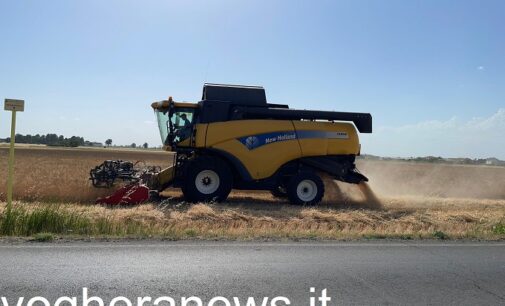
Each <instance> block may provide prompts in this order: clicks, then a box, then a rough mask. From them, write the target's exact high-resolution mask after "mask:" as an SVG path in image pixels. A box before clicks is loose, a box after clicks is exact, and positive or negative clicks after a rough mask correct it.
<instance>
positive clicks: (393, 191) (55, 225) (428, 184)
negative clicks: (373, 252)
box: [0, 147, 505, 239]
mask: <svg viewBox="0 0 505 306" xmlns="http://www.w3.org/2000/svg"><path fill="white" fill-rule="evenodd" d="M0 158H1V159H0V160H1V162H0V171H2V173H6V171H7V168H6V167H7V165H6V158H7V150H6V149H2V148H0ZM105 159H123V160H132V161H139V160H140V161H143V162H145V163H146V164H151V165H167V164H169V163H170V161H171V156H170V155H168V154H167V153H166V152H158V151H148V150H113V149H58V148H45V147H37V148H31V147H23V148H20V149H18V150H17V151H16V178H15V185H14V190H15V199H16V202H15V205H14V207H15V209H17V215H18V217H17V219H16V220H14V221H12V222H11V221H9V222H10V223H9V224H11V225H12V226H11V227H10V228H9V229H8V230H7V229H5V230H2V228H7V227H5V226H3V227H2V221H1V220H0V235H4V236H5V235H18V236H30V235H33V234H35V233H37V232H52V233H56V234H58V235H61V236H65V237H66V236H72V235H87V236H89V237H160V238H168V239H188V238H191V239H194V238H202V239H271V238H280V239H283V238H287V239H297V238H300V239H316V238H317V239H321V238H323V239H354V238H370V239H373V238H401V239H418V238H439V239H445V238H453V239H468V238H471V239H503V238H505V168H499V167H484V166H480V167H479V166H452V165H432V164H411V163H401V162H380V161H359V162H358V167H359V168H360V170H361V171H362V172H363V173H364V174H366V175H367V176H368V177H369V178H370V189H369V190H362V189H359V188H357V187H356V186H355V185H349V184H343V183H336V182H334V181H332V180H331V179H328V178H326V179H325V185H326V190H327V192H326V196H325V198H324V201H323V203H322V204H321V205H319V206H317V207H297V206H292V205H289V203H287V202H286V201H283V200H278V199H275V198H273V197H272V196H271V195H270V194H269V193H267V192H245V191H234V192H232V194H231V195H230V197H229V199H228V200H227V201H226V202H224V203H202V204H197V205H190V204H188V203H185V202H184V201H183V199H182V195H181V193H180V191H179V190H176V189H173V190H172V189H170V190H167V191H166V192H165V193H164V195H165V196H166V197H167V198H166V200H164V201H163V202H161V203H147V204H144V205H140V206H136V207H116V208H111V207H103V206H97V205H93V204H92V203H93V201H94V199H95V198H96V197H97V196H102V195H105V194H108V193H110V192H111V190H107V189H98V190H97V189H95V188H93V187H91V186H90V183H89V181H88V174H89V170H90V169H91V168H92V167H93V166H95V165H97V164H99V163H101V162H102V161H103V160H105ZM5 178H6V175H2V176H1V177H0V184H1V186H5V185H6V182H5ZM5 190H6V189H5V187H3V188H2V190H1V192H2V194H1V195H0V196H1V198H2V199H3V198H4V197H5ZM4 208H5V203H4V202H2V203H0V212H4ZM1 216H2V214H0V219H1ZM40 218H42V220H46V221H44V222H43V221H40V220H39V219H40ZM44 218H46V219H44ZM25 220H39V221H38V222H33V221H31V223H34V224H35V225H36V226H35V227H33V226H32V227H27V226H26V224H24V222H25ZM72 220H78V222H77V221H72ZM16 222H17V223H16ZM74 223H76V224H77V225H75V224H74ZM4 224H7V223H6V222H5V220H4Z"/></svg>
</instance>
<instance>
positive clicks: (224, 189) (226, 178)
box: [182, 156, 233, 203]
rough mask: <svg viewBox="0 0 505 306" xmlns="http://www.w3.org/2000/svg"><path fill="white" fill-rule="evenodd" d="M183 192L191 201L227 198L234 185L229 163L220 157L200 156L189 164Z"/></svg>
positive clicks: (219, 200)
mask: <svg viewBox="0 0 505 306" xmlns="http://www.w3.org/2000/svg"><path fill="white" fill-rule="evenodd" d="M186 169H187V170H186V173H185V175H184V182H183V184H182V193H183V194H184V198H185V199H186V200H187V201H189V202H194V203H197V202H212V201H215V202H221V201H224V200H226V198H227V197H228V195H229V194H230V191H231V189H232V186H233V176H232V173H231V170H230V168H229V167H228V165H227V164H226V163H225V162H224V161H222V160H221V159H219V158H215V157H210V156H206V157H198V158H197V159H195V160H193V161H191V162H190V164H188V167H187V168H186Z"/></svg>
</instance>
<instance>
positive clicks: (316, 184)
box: [287, 172, 324, 205]
mask: <svg viewBox="0 0 505 306" xmlns="http://www.w3.org/2000/svg"><path fill="white" fill-rule="evenodd" d="M287 192H288V198H289V201H290V202H291V204H295V205H316V204H317V203H319V202H321V200H322V198H323V196H324V183H323V180H322V179H321V178H320V177H319V176H318V175H317V174H315V173H312V172H300V173H298V174H297V175H295V176H294V177H293V178H292V179H291V181H290V182H289V185H288V189H287Z"/></svg>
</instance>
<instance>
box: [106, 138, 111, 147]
mask: <svg viewBox="0 0 505 306" xmlns="http://www.w3.org/2000/svg"><path fill="white" fill-rule="evenodd" d="M105 144H106V145H107V146H108V147H110V146H111V145H112V139H110V138H109V139H107V140H106V141H105Z"/></svg>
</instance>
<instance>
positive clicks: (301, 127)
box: [148, 84, 372, 205]
mask: <svg viewBox="0 0 505 306" xmlns="http://www.w3.org/2000/svg"><path fill="white" fill-rule="evenodd" d="M152 108H153V109H154V111H155V113H156V116H157V120H158V125H159V129H160V133H161V139H162V141H163V144H164V148H165V149H166V150H167V151H172V152H175V159H174V161H175V162H174V165H173V166H172V167H169V168H167V169H164V170H162V171H161V172H159V173H158V174H157V175H156V176H154V177H153V178H151V179H149V180H148V187H149V188H150V189H156V190H158V191H162V190H163V189H165V188H167V187H170V186H172V187H178V188H181V189H182V192H183V194H184V197H185V198H186V199H187V200H188V201H191V202H207V201H223V200H225V199H226V198H227V197H228V194H229V193H230V191H231V190H232V189H243V190H270V191H271V192H272V194H273V195H275V196H277V197H287V198H289V201H290V202H291V203H293V204H308V205H312V204H316V203H318V202H320V201H321V199H322V197H323V195H324V184H323V181H322V179H321V174H323V173H326V174H328V175H330V176H332V177H334V178H335V179H336V180H340V181H343V182H347V183H353V184H358V183H360V182H362V181H367V178H366V177H365V176H363V175H362V174H360V173H359V172H358V171H357V170H356V167H355V163H354V161H355V157H356V156H357V155H359V154H360V143H359V138H358V131H359V132H361V133H371V132H372V117H371V115H370V114H364V113H344V112H328V111H311V110H294V109H290V108H289V107H288V106H287V105H281V104H270V103H267V101H266V96H265V90H264V89H263V88H262V87H256V86H235V85H219V84H205V85H204V88H203V95H202V100H201V101H200V102H198V103H187V102H175V101H173V100H172V98H169V99H168V100H164V101H160V102H155V103H153V104H152Z"/></svg>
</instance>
